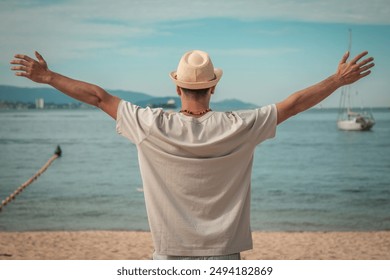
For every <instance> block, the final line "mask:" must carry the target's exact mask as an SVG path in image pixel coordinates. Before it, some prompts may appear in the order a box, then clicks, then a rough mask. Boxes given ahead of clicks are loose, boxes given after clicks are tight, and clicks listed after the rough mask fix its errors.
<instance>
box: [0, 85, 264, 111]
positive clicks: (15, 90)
mask: <svg viewBox="0 0 390 280" xmlns="http://www.w3.org/2000/svg"><path fill="white" fill-rule="evenodd" d="M107 91H108V92H110V93H111V94H113V95H116V96H118V97H119V98H121V99H124V100H127V101H129V102H132V103H134V104H137V105H139V106H142V107H145V106H150V105H154V106H159V105H160V104H166V103H167V102H168V100H170V99H173V100H175V103H176V107H177V108H180V107H181V101H180V98H179V97H177V96H174V97H173V96H166V97H154V96H152V95H148V94H145V93H141V92H134V91H124V90H107ZM37 98H43V99H44V100H45V103H55V104H68V103H79V101H77V100H75V99H73V98H71V97H69V96H67V95H65V94H62V93H61V92H59V91H58V90H56V89H53V88H49V87H47V88H46V87H45V88H24V87H14V86H4V85H0V101H8V102H25V103H35V99H37ZM210 106H211V108H212V109H213V110H215V111H231V110H241V109H251V108H256V107H258V106H257V105H255V104H251V103H245V102H242V101H240V100H238V99H227V100H223V101H220V102H211V104H210Z"/></svg>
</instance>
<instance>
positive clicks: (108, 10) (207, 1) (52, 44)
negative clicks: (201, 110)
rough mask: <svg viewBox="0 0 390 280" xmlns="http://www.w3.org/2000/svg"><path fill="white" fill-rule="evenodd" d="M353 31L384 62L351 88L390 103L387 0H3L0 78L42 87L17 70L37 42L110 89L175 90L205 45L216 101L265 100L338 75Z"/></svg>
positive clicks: (364, 99) (358, 44) (48, 55)
mask: <svg viewBox="0 0 390 280" xmlns="http://www.w3.org/2000/svg"><path fill="white" fill-rule="evenodd" d="M349 29H351V30H352V49H351V54H352V56H355V55H357V54H358V53H360V52H362V51H364V50H367V51H369V56H373V57H374V58H375V64H376V66H375V68H374V69H373V72H372V74H371V75H370V76H369V77H367V78H365V79H364V80H361V81H358V82H357V83H355V84H354V85H353V86H352V87H351V90H352V91H353V92H358V97H359V100H360V101H359V102H361V103H362V104H364V106H368V107H378V106H380V107H383V106H386V107H390V56H389V54H388V51H389V49H390V1H389V0H370V1H362V0H321V1H317V0H313V1H309V0H257V1H256V0H246V1H244V0H242V1H240V0H200V1H194V0H192V1H186V0H164V1H158V0H139V1H137V0H127V1H126V0H116V1H111V2H110V1H107V0H94V1H92V0H89V1H88V0H57V1H55V0H24V1H22V0H0V37H1V41H0V50H1V52H0V84H3V85H13V86H23V87H36V86H42V85H39V84H34V83H33V82H31V81H29V80H27V79H25V78H21V77H16V76H15V75H14V73H13V72H12V71H10V70H9V69H10V65H9V61H10V60H11V59H12V57H13V55H14V54H16V53H24V54H27V55H30V56H32V55H33V54H34V50H37V51H39V52H40V53H41V54H42V55H43V57H44V58H45V59H46V61H47V63H48V65H49V68H50V69H51V70H53V71H55V72H59V73H61V74H63V75H66V76H69V77H72V78H75V79H79V80H83V81H87V82H90V83H94V84H97V85H99V86H101V87H103V88H105V89H107V90H110V89H122V90H131V91H138V92H143V93H147V94H151V95H154V96H174V95H175V94H176V91H175V85H174V84H173V83H172V81H171V80H170V78H169V76H168V73H169V72H171V71H173V70H175V69H176V67H177V64H178V62H179V60H180V57H181V56H182V55H183V54H184V53H185V52H186V51H189V50H194V49H200V50H203V51H206V52H208V53H209V54H210V56H211V59H212V61H213V64H214V66H215V67H218V68H222V69H223V71H224V75H223V77H222V79H221V81H220V82H219V84H218V86H217V90H216V92H215V94H214V96H213V98H214V101H221V100H223V99H231V98H237V99H240V100H242V101H245V102H251V103H255V104H258V105H266V104H271V103H275V102H279V101H281V100H283V99H284V98H286V97H287V96H288V95H289V94H292V93H294V92H295V91H298V90H300V89H303V88H305V87H308V86H310V85H312V84H314V83H317V82H319V81H321V80H323V79H325V78H327V77H328V76H330V75H332V74H333V73H335V71H336V68H337V65H338V63H339V61H340V59H341V57H342V55H343V54H344V53H345V51H346V50H347V49H348V45H349ZM339 98H340V90H338V91H337V92H335V93H334V94H333V95H332V96H331V97H329V98H328V99H326V100H325V101H323V102H322V104H321V106H323V107H337V106H338V104H339Z"/></svg>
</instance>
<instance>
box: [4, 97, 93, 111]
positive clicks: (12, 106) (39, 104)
mask: <svg viewBox="0 0 390 280" xmlns="http://www.w3.org/2000/svg"><path fill="white" fill-rule="evenodd" d="M94 108H95V107H93V106H91V105H88V104H84V103H80V102H78V103H62V104H58V103H46V102H45V100H44V99H43V98H37V99H35V103H33V102H21V101H16V102H12V101H3V100H0V110H31V109H39V110H43V109H45V110H46V109H49V110H50V109H94Z"/></svg>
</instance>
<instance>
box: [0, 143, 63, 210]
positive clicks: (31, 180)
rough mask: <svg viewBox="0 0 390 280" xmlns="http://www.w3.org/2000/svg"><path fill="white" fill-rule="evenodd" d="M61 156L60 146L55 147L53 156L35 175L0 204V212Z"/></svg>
mask: <svg viewBox="0 0 390 280" xmlns="http://www.w3.org/2000/svg"><path fill="white" fill-rule="evenodd" d="M61 154H62V151H61V148H60V146H57V149H56V150H55V152H54V155H52V157H51V158H50V159H49V160H48V161H47V162H46V163H45V165H44V166H42V167H41V169H39V171H38V172H37V173H35V175H34V176H32V177H31V178H30V179H28V180H27V181H26V182H24V183H23V184H22V185H21V186H20V187H19V188H17V189H16V190H15V191H14V192H13V193H12V194H10V195H9V196H8V197H7V198H6V199H4V200H3V201H2V202H1V205H0V211H1V210H2V208H3V207H4V206H6V205H7V204H8V203H10V202H11V201H12V200H13V199H15V197H16V196H17V195H18V194H20V193H21V192H22V191H23V190H24V189H25V188H26V187H27V186H28V185H30V184H31V183H32V182H34V181H35V180H36V179H37V178H38V177H39V176H40V175H41V174H42V173H43V172H45V171H46V169H47V168H48V167H49V166H50V164H51V163H52V162H53V161H55V160H56V159H57V158H58V157H60V156H61Z"/></svg>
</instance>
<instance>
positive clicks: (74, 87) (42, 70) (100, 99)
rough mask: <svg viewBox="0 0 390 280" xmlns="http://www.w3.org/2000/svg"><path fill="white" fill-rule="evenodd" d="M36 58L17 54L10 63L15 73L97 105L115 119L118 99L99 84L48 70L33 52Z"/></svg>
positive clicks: (42, 60) (39, 56) (40, 57)
mask: <svg viewBox="0 0 390 280" xmlns="http://www.w3.org/2000/svg"><path fill="white" fill-rule="evenodd" d="M35 56H36V57H37V59H38V60H35V59H32V58H30V57H29V56H27V55H23V54H17V55H15V59H13V60H12V61H11V64H13V65H15V66H13V67H12V68H11V69H12V70H14V71H17V72H15V75H17V76H22V77H26V78H28V79H30V80H32V81H34V82H36V83H43V84H48V85H50V86H52V87H54V88H56V89H58V90H59V91H61V92H63V93H65V94H66V95H69V96H70V97H73V98H75V99H77V100H79V101H81V102H84V103H87V104H90V105H93V106H96V107H99V108H100V109H102V110H103V111H104V112H106V113H107V114H108V115H110V116H111V117H112V118H113V119H116V114H117V108H118V104H119V102H120V99H119V98H118V97H116V96H113V95H110V94H109V93H107V92H106V91H105V90H104V89H102V88H101V87H99V86H96V85H93V84H89V83H86V82H82V81H78V80H74V79H71V78H68V77H65V76H63V75H61V74H58V73H55V72H53V71H51V70H49V68H48V66H47V63H46V61H45V60H44V59H43V57H42V56H41V55H40V54H39V53H38V52H35Z"/></svg>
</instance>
